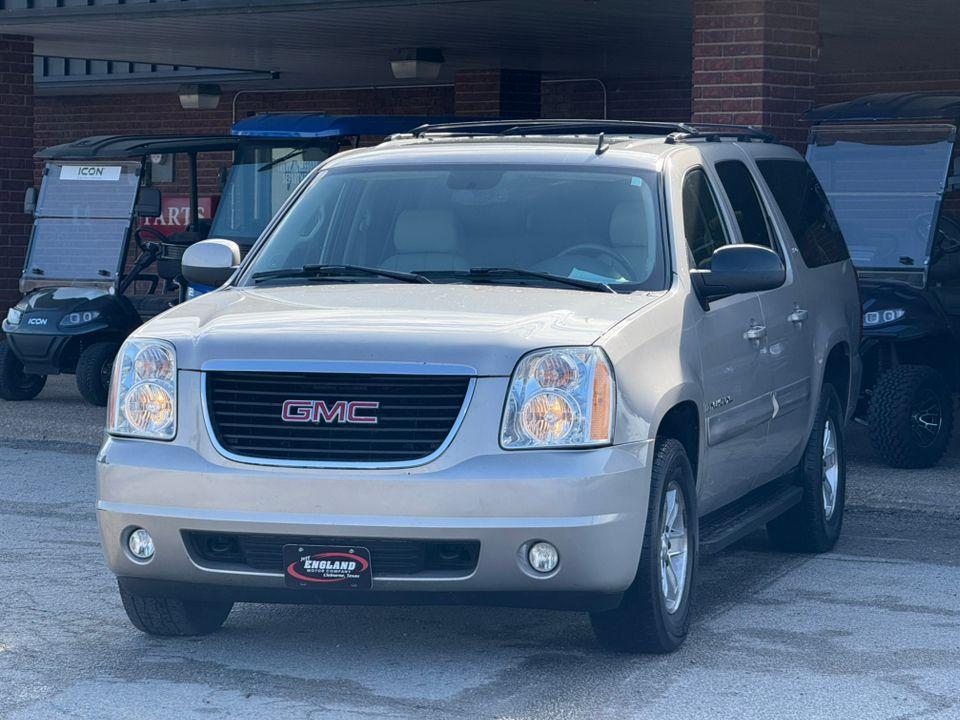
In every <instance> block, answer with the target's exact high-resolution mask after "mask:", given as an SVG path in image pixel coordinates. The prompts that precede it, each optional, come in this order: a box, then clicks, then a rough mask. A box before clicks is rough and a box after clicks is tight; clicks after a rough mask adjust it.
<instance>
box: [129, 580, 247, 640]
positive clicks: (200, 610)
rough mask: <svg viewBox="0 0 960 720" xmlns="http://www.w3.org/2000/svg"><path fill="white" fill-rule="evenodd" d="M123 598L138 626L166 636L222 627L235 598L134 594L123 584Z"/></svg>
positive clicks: (130, 616)
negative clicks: (189, 598)
mask: <svg viewBox="0 0 960 720" xmlns="http://www.w3.org/2000/svg"><path fill="white" fill-rule="evenodd" d="M120 600H121V601H122V602H123V609H124V610H125V611H126V613H127V617H128V618H129V619H130V622H131V623H133V625H134V627H136V628H137V630H139V631H140V632H145V633H147V634H148V635H160V636H164V637H189V636H191V635H209V634H210V633H212V632H216V631H217V630H219V629H220V627H221V626H222V625H223V623H224V622H226V620H227V616H228V615H230V611H231V610H232V609H233V603H231V602H190V601H187V600H180V599H178V598H152V597H143V596H141V595H134V594H133V593H130V592H128V591H127V590H124V589H123V585H122V584H121V585H120Z"/></svg>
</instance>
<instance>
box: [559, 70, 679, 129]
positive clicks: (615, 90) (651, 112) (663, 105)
mask: <svg viewBox="0 0 960 720" xmlns="http://www.w3.org/2000/svg"><path fill="white" fill-rule="evenodd" d="M604 84H605V85H606V88H607V117H608V118H610V119H611V120H675V121H687V120H689V119H690V95H691V80H690V77H689V76H687V77H660V78H640V79H615V80H607V81H606V82H605V83H604ZM541 97H542V113H543V115H542V116H543V117H554V118H562V117H566V118H601V117H603V88H602V87H601V86H600V84H599V83H596V82H557V83H553V82H548V83H544V84H543V93H542V96H541Z"/></svg>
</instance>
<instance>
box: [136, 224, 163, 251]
mask: <svg viewBox="0 0 960 720" xmlns="http://www.w3.org/2000/svg"><path fill="white" fill-rule="evenodd" d="M143 233H147V234H148V235H152V236H153V237H154V238H155V239H156V240H157V242H159V243H165V242H166V241H167V236H166V235H164V234H163V233H162V232H160V231H159V230H157V229H156V228H152V227H150V226H148V225H141V226H140V227H138V228H137V229H136V230H134V231H133V240H134V242H136V243H137V247H138V248H140V249H141V250H142V251H143V252H152V250H151V248H150V245H149V243H147V241H146V240H144V239H143V238H142V237H141V235H142V234H143Z"/></svg>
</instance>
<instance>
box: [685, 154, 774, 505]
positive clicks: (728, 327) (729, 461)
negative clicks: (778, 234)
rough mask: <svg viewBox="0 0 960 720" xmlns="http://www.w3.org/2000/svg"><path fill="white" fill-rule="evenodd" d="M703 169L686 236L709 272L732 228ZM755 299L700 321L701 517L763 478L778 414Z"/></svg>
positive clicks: (725, 306) (736, 300)
mask: <svg viewBox="0 0 960 720" xmlns="http://www.w3.org/2000/svg"><path fill="white" fill-rule="evenodd" d="M714 185H715V184H714V183H713V182H711V179H710V177H709V174H708V170H707V169H706V168H704V167H695V168H692V169H691V170H689V171H688V172H687V174H686V176H685V177H684V180H683V189H682V201H683V219H684V234H685V236H686V241H687V247H688V249H689V252H690V257H691V265H692V266H693V267H700V268H703V267H708V266H709V262H710V259H711V257H712V256H713V253H714V251H716V250H717V249H718V248H719V247H722V246H723V245H726V244H728V243H729V242H730V239H731V236H730V231H729V229H728V223H727V221H726V219H725V218H724V216H723V213H722V211H721V209H720V205H719V203H718V201H717V193H716V191H715V190H714ZM762 320H763V316H762V310H761V307H760V300H759V299H758V297H757V294H756V293H746V294H741V295H733V296H730V297H726V298H722V299H719V300H715V301H713V302H711V303H710V306H709V309H707V310H705V311H704V312H703V313H702V314H701V315H700V319H699V322H698V339H699V345H700V362H701V378H702V384H703V398H704V400H703V402H704V420H705V424H706V435H707V437H706V440H707V453H709V461H708V462H704V463H703V464H702V468H703V470H702V473H701V494H700V502H701V511H702V512H709V511H711V510H713V509H715V508H717V507H720V506H722V505H725V504H727V503H728V502H731V501H732V500H735V499H737V498H738V497H740V496H741V495H743V494H744V493H746V492H748V491H749V490H750V488H751V487H752V485H753V482H754V480H755V478H756V476H757V469H758V467H759V466H758V464H757V462H756V457H757V455H758V453H762V452H763V446H764V442H765V439H766V432H767V422H768V421H769V419H770V415H771V412H772V403H771V399H770V393H769V389H768V387H767V383H766V380H765V378H764V373H763V372H762V368H763V357H762V345H761V344H759V343H755V342H753V341H751V340H749V339H748V338H746V337H744V333H746V332H747V330H749V329H750V328H751V327H757V326H759V325H761V324H762Z"/></svg>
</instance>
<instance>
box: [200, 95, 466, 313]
mask: <svg viewBox="0 0 960 720" xmlns="http://www.w3.org/2000/svg"><path fill="white" fill-rule="evenodd" d="M450 120H452V118H445V117H418V116H407V115H321V114H272V113H271V114H265V115H254V116H251V117H249V118H246V119H244V120H240V121H239V122H237V123H236V124H235V125H234V126H233V128H231V130H230V134H231V135H233V136H234V137H236V138H237V140H238V141H239V144H238V146H237V150H236V153H235V156H234V163H233V166H232V167H231V169H230V171H229V173H228V174H226V176H225V178H224V182H223V186H222V187H223V190H222V195H221V198H220V204H219V206H218V208H217V213H216V215H215V216H214V219H213V227H212V228H211V230H210V237H211V238H218V239H222V240H232V241H233V242H235V243H237V245H239V246H240V248H241V250H242V251H244V252H245V251H246V250H247V249H249V248H250V247H251V246H252V245H253V243H254V242H256V240H257V238H258V237H260V233H261V232H263V230H264V228H266V227H267V223H268V222H270V220H271V219H272V218H273V216H274V215H276V213H277V211H278V210H279V209H280V207H281V206H282V205H283V203H284V202H286V200H287V198H288V197H290V195H291V193H293V191H294V190H295V189H296V187H297V185H299V184H300V181H301V180H303V178H305V177H306V176H307V175H308V174H309V172H310V171H311V170H312V169H313V168H314V167H316V166H317V165H319V164H320V163H321V162H323V161H324V160H326V159H327V158H328V157H330V156H331V155H334V154H336V153H337V152H340V151H341V150H344V149H352V148H355V147H358V146H359V145H360V142H361V139H362V138H367V137H370V138H376V139H378V140H379V139H382V138H383V137H384V136H386V135H392V134H394V133H401V132H409V131H410V130H412V129H413V128H415V127H418V126H420V125H423V124H424V123H439V122H449V121H450ZM203 289H206V288H191V290H190V294H191V296H193V295H194V294H195V293H197V292H198V291H201V290H203Z"/></svg>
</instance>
